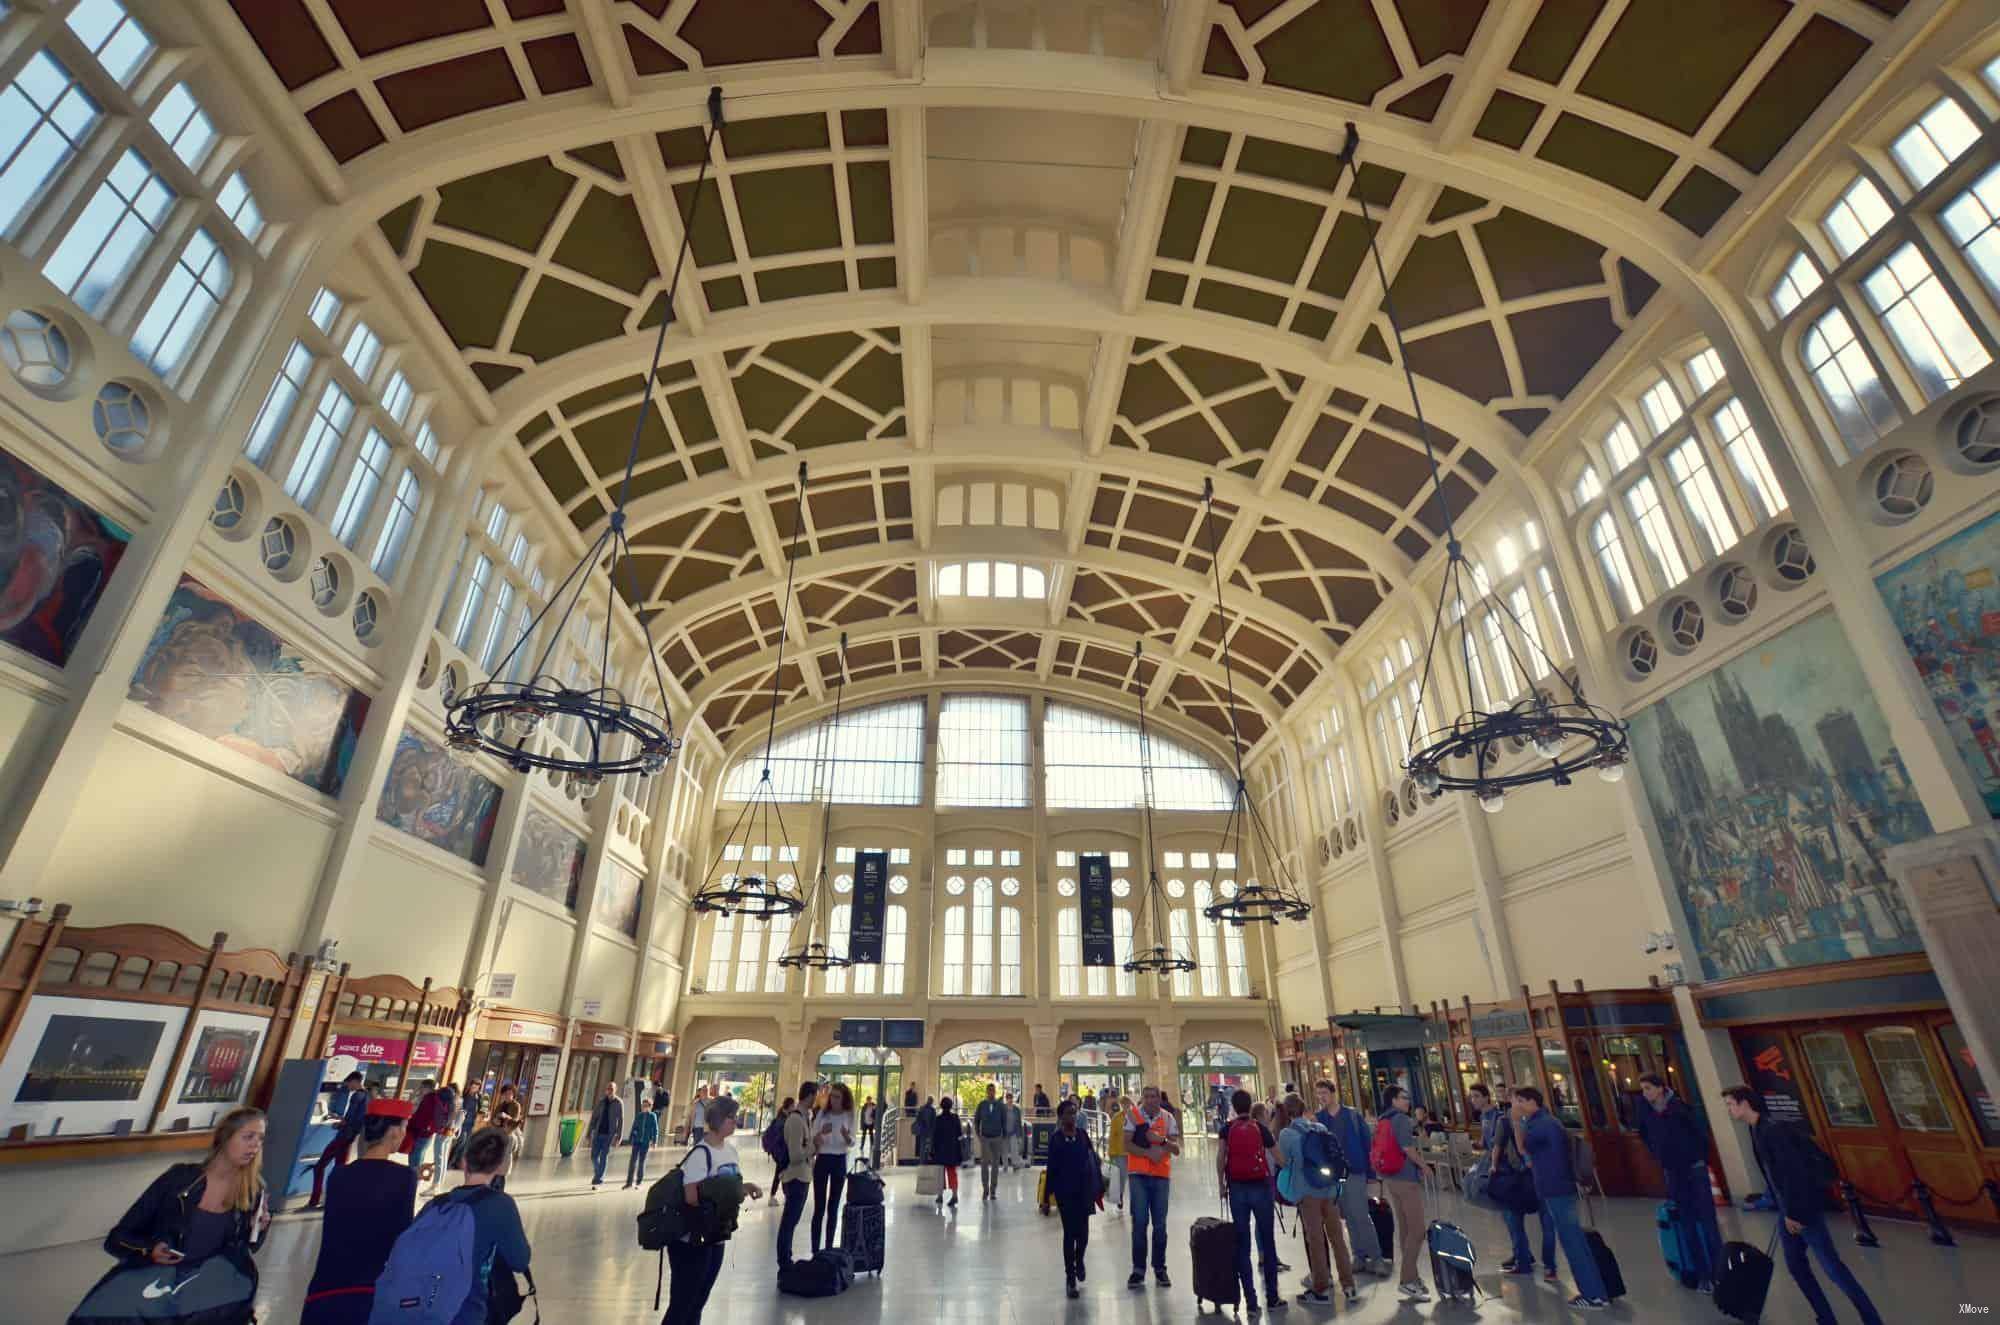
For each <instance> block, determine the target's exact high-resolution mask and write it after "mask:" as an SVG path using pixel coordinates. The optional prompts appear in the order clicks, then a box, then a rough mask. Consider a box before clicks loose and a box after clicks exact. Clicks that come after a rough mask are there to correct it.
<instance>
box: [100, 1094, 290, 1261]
mask: <svg viewBox="0 0 2000 1325" xmlns="http://www.w3.org/2000/svg"><path fill="white" fill-rule="evenodd" d="M263 1157H264V1111H263V1110H262V1109H231V1110H230V1111H229V1112H228V1113H227V1114H225V1115H223V1119H222V1122H221V1123H220V1124H218V1125H217V1127H216V1129H215V1140H214V1142H213V1143H212V1144H211V1145H210V1146H209V1148H208V1157H207V1158H206V1159H204V1160H202V1162H201V1163H199V1164H176V1165H174V1166H173V1167H172V1168H170V1169H168V1170H167V1171H166V1172H165V1173H162V1174H161V1175H160V1176H159V1177H157V1178H155V1179H154V1180H153V1184H152V1186H150V1187H148V1188H146V1190H145V1192H144V1193H143V1194H141V1195H140V1197H139V1199H138V1200H137V1201H134V1202H133V1203H132V1208H131V1209H130V1210H127V1211H126V1212H125V1217H124V1218H123V1219H120V1220H119V1221H118V1225H117V1227H115V1228H113V1229H112V1230H111V1236H109V1237H107V1238H106V1239H105V1240H104V1250H106V1251H107V1252H110V1253H111V1254H112V1255H113V1256H116V1257H117V1258H118V1259H119V1260H121V1261H123V1262H126V1263H127V1264H131V1265H141V1264H144V1263H146V1262H151V1263H152V1264H154V1265H180V1264H182V1263H184V1262H194V1261H201V1260H206V1259H207V1258H208V1257H210V1256H213V1255H215V1254H216V1253H217V1252H220V1251H226V1250H230V1249H240V1250H243V1251H255V1250H256V1249H257V1248H258V1247H261V1246H262V1245H263V1244H264V1234H265V1233H267V1232H269V1231H270V1228H271V1207H270V1203H269V1201H268V1200H267V1199H266V1196H265V1192H264V1172H263Z"/></svg>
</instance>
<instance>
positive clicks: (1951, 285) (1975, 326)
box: [1907, 185, 2000, 359]
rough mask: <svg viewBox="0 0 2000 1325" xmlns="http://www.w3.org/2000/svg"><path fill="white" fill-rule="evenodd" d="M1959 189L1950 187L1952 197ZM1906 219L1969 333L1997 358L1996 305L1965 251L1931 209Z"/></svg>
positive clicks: (1999, 322)
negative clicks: (1944, 228) (1969, 330)
mask: <svg viewBox="0 0 2000 1325" xmlns="http://www.w3.org/2000/svg"><path fill="white" fill-rule="evenodd" d="M1966 187H1970V185H1967V186H1966ZM1962 192H1964V189H1962V188H1961V189H1957V190H1954V191H1953V193H1952V196H1953V197H1956V196H1957V195H1958V194H1959V193H1962ZM1907 219H1908V221H1909V236H1910V240H1911V242H1913V243H1915V244H1916V246H1917V251H1918V252H1919V253H1921V254H1923V255H1924V260H1925V261H1926V262H1928V263H1930V266H1931V272H1932V274H1933V275H1934V276H1936V278H1937V280H1938V282H1939V283H1940V284H1942V285H1943V286H1944V291H1945V295H1946V297H1947V298H1949V299H1950V300H1951V301H1952V302H1953V303H1955V304H1957V305H1958V311H1959V315H1960V316H1962V317H1963V318H1964V319H1965V321H1966V324H1967V325H1968V326H1969V327H1971V329H1972V334H1973V335H1975V336H1977V337H1978V338H1979V343H1980V344H1981V345H1983V346H1985V347H1986V352H1987V353H1988V354H1989V355H1991V356H1992V357H1994V358H1996V359H2000V336H1996V334H1995V331H1994V329H1995V328H1996V327H2000V304H1996V303H1995V302H1994V301H1993V299H1992V297H1991V295H1990V294H1989V293H1988V292H1987V289H1986V283H1985V282H1984V281H1982V280H1980V279H1979V273H1977V272H1975V271H1973V270H1972V268H1971V267H1970V266H1968V265H1967V264H1966V261H1965V254H1964V253H1963V252H1961V251H1960V249H1959V247H1958V245H1956V244H1954V243H1952V242H1951V236H1950V235H1947V234H1945V233H1944V230H1943V229H1942V227H1940V226H1939V224H1938V219H1937V213H1936V212H1935V211H1923V212H1915V213H1912V214H1911V215H1910V216H1909V217H1908V218H1907Z"/></svg>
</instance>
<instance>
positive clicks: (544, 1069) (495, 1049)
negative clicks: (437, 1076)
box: [465, 1008, 563, 1154]
mask: <svg viewBox="0 0 2000 1325" xmlns="http://www.w3.org/2000/svg"><path fill="white" fill-rule="evenodd" d="M562 1050H563V1035H562V1024H561V1022H560V1021H559V1020H557V1019H556V1018H555V1017H553V1016H550V1015H549V1014H548V1013H544V1012H527V1011H513V1010H511V1009H506V1008H501V1009H496V1010H493V1011H489V1012H486V1013H484V1014H482V1015H481V1016H480V1018H479V1021H478V1024H477V1026H476V1027H475V1029H474V1037H473V1041H472V1051H471V1053H470V1054H468V1055H467V1057H466V1069H465V1078H466V1080H467V1081H468V1082H470V1083H472V1084H473V1085H476V1086H477V1087H478V1088H479V1091H480V1094H481V1095H482V1097H483V1098H484V1100H485V1105H484V1107H485V1108H486V1109H487V1110H489V1111H490V1110H491V1109H492V1107H493V1100H494V1098H495V1097H496V1096H497V1095H498V1093H499V1090H500V1087H501V1086H503V1085H508V1084H512V1085H513V1087H514V1089H515V1091H516V1093H517V1094H518V1096H519V1098H520V1100H521V1102H522V1106H523V1109H524V1111H525V1114H526V1124H527V1135H528V1139H527V1142H526V1143H525V1144H526V1147H527V1153H529V1154H540V1153H541V1146H542V1143H543V1140H544V1138H545V1137H546V1136H547V1134H548V1124H547V1119H548V1118H549V1117H550V1116H551V1115H552V1113H553V1111H554V1109H555V1102H556V1073H557V1070H558V1068H559V1067H560V1066H561V1062H562Z"/></svg>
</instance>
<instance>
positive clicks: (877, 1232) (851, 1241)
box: [840, 1203, 888, 1274]
mask: <svg viewBox="0 0 2000 1325" xmlns="http://www.w3.org/2000/svg"><path fill="white" fill-rule="evenodd" d="M886 1222H887V1221H886V1220H885V1218H884V1216H883V1212H882V1207H881V1206H879V1205H854V1204H852V1203H849V1205H848V1206H847V1208H846V1209H844V1210H842V1211H841V1212H840V1249H841V1250H842V1251H844V1252H846V1253H847V1255H848V1258H849V1259H850V1260H852V1261H853V1262H854V1273H856V1274H880V1273H882V1260H883V1252H884V1247H885V1244H886V1242H887V1240H888V1239H887V1238H886V1236H885V1228H886Z"/></svg>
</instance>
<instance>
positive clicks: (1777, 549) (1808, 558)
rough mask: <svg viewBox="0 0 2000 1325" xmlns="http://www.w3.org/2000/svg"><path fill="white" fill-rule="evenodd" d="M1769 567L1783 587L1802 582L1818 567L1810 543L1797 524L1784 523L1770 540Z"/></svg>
mask: <svg viewBox="0 0 2000 1325" xmlns="http://www.w3.org/2000/svg"><path fill="white" fill-rule="evenodd" d="M1771 569H1772V571H1773V572H1774V573H1776V575H1777V577H1778V580H1779V582H1780V584H1781V585H1782V586H1783V587H1790V586H1792V585H1795V584H1804V583H1805V582H1806V581H1807V580H1810V579H1811V578H1812V577H1813V573H1814V572H1815V571H1817V570H1818V569H1819V563H1818V562H1816V561H1814V560H1813V554H1812V545H1811V544H1810V543H1808V542H1806V536H1805V533H1804V532H1803V531H1802V530H1800V528H1799V527H1798V526H1797V525H1795V524H1794V525H1786V526H1785V527H1784V528H1783V529H1780V530H1779V531H1778V532H1777V535H1776V536H1775V537H1774V538H1772V540H1771Z"/></svg>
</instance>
